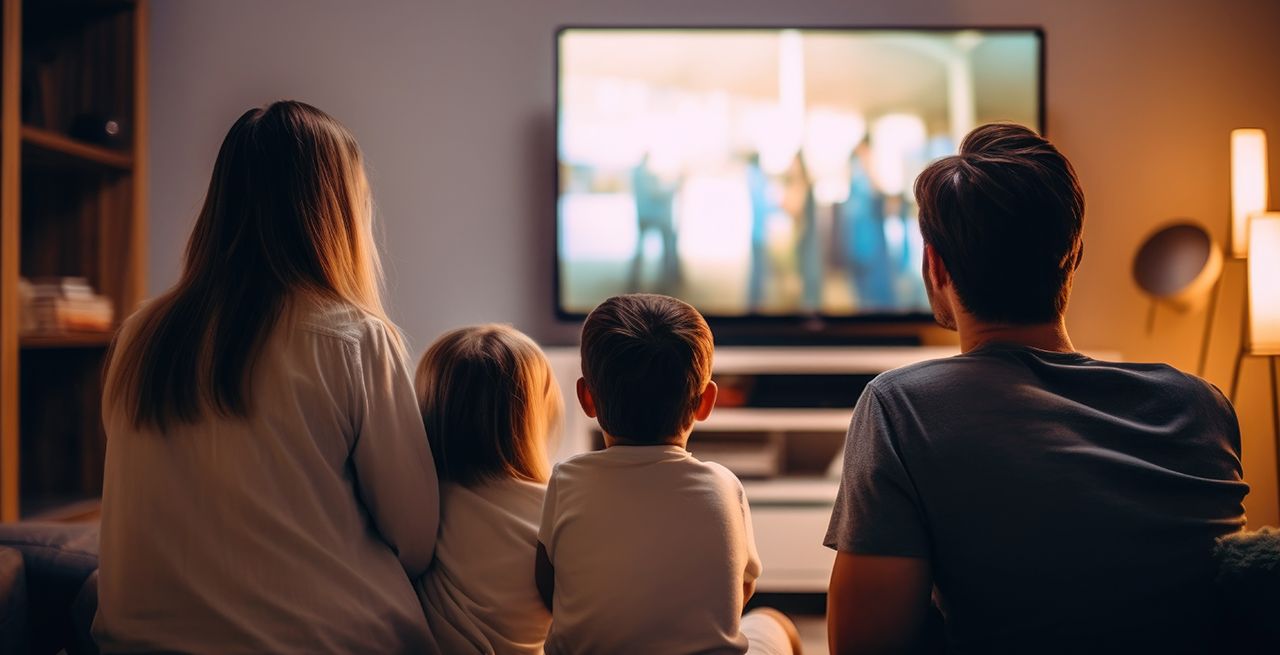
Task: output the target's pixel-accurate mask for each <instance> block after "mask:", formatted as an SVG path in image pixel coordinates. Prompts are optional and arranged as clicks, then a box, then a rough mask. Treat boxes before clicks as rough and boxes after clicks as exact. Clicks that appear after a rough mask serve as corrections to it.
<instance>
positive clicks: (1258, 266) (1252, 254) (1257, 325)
mask: <svg viewBox="0 0 1280 655" xmlns="http://www.w3.org/2000/svg"><path fill="white" fill-rule="evenodd" d="M1251 223H1252V226H1251V227H1250V231H1251V233H1252V234H1251V235H1250V237H1249V352H1250V353H1252V354H1254V355H1280V212H1272V213H1270V214H1254V215H1253V220H1252V221H1251Z"/></svg>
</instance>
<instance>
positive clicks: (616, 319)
mask: <svg viewBox="0 0 1280 655" xmlns="http://www.w3.org/2000/svg"><path fill="white" fill-rule="evenodd" d="M712 351H713V345H712V339H711V328H709V327H707V322H706V320H705V319H703V318H702V314H699V313H698V310H696V309H694V308H693V307H691V306H690V305H689V304H687V303H684V302H681V301H679V300H676V299H675V298H671V297H668V296H660V295H656V294H647V293H636V294H628V295H623V296H614V297H612V298H610V299H608V300H606V301H604V302H602V303H600V306H598V307H596V308H595V309H594V310H592V312H591V314H590V315H588V316H587V320H586V322H585V323H584V324H583V326H582V377H583V379H584V380H585V381H586V385H587V389H588V390H589V391H590V392H591V396H592V398H594V399H595V403H596V411H597V417H598V419H599V421H600V427H601V429H603V430H604V431H605V432H607V433H608V434H609V435H610V436H613V437H616V438H619V439H623V440H626V441H630V442H637V443H657V442H661V441H662V440H663V439H665V438H667V437H671V436H673V435H677V434H680V433H682V432H684V430H686V429H688V427H689V425H690V424H692V423H693V414H694V412H695V411H696V410H697V408H698V402H699V400H700V398H701V396H702V391H703V389H704V388H705V387H706V386H707V382H708V381H709V380H710V379H711V354H712Z"/></svg>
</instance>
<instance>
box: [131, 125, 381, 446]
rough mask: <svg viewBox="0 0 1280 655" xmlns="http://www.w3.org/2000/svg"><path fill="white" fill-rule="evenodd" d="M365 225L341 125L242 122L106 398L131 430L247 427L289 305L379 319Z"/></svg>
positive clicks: (358, 170) (366, 200)
mask: <svg viewBox="0 0 1280 655" xmlns="http://www.w3.org/2000/svg"><path fill="white" fill-rule="evenodd" d="M372 213H373V210H372V201H371V196H370V192H369V184H368V180H367V178H366V176H365V172H364V165H363V162H362V157H361V155H360V148H359V146H358V145H357V144H356V140H355V138H354V137H353V136H352V135H351V133H350V132H348V131H347V129H346V128H345V127H343V126H342V124H340V123H339V122H338V121H336V120H334V119H333V118H332V117H330V116H329V115H328V114H325V113H324V112H322V111H320V110H319V109H316V108H315V107H312V106H311V105H307V104H304V103H301V102H294V101H281V102H275V103H272V104H270V105H267V106H265V107H259V108H255V109H250V110H249V111H246V112H245V113H244V114H243V115H241V116H240V118H239V120H237V121H236V122H235V124H234V125H232V126H231V129H230V131H228V132H227V136H226V138H225V139H223V141H222V147H221V148H220V149H219V151H218V159H217V161H216V162H215V164H214V167H213V177H212V179H211V180H210V181H209V190H208V193H207V194H206V196H205V200H204V206H203V207H202V208H201V210H200V214H199V216H198V217H197V219H196V224H195V228H194V230H192V232H191V238H190V241H189V242H188V243H187V252H186V259H185V262H184V267H183V271H182V276H181V278H180V279H179V281H178V283H177V284H176V285H174V286H173V287H172V288H171V289H169V290H168V291H167V292H166V293H164V294H163V295H161V296H160V297H159V298H157V299H155V300H154V301H153V302H152V303H151V305H150V306H148V307H147V308H146V309H144V310H143V311H142V314H141V315H140V316H139V317H138V318H137V326H136V329H134V331H133V335H132V337H131V338H129V339H128V341H127V343H123V344H119V346H120V348H121V351H120V352H119V353H113V356H112V358H111V360H110V361H112V362H113V364H112V367H111V371H110V372H109V373H108V375H107V393H108V397H109V398H114V400H115V402H123V404H124V407H125V409H126V411H128V413H129V416H130V418H131V420H132V422H133V424H134V425H135V427H138V428H142V427H144V426H151V427H155V428H158V429H161V430H163V429H164V428H165V427H166V426H167V425H170V424H171V423H173V422H175V421H176V422H178V423H194V422H196V421H198V420H199V419H200V418H201V417H202V416H203V415H204V413H205V412H206V411H208V410H210V409H212V410H213V411H215V412H216V413H218V414H220V415H223V416H239V417H245V416H248V415H249V414H250V413H251V411H252V402H251V398H252V395H251V389H250V388H249V387H250V380H251V379H252V373H253V368H254V364H255V362H256V361H257V359H258V356H259V354H260V352H261V350H262V347H263V345H264V343H265V341H266V339H267V337H268V336H269V335H270V333H271V330H272V328H273V327H274V326H275V324H276V323H277V321H278V320H279V319H280V317H281V316H282V314H283V313H284V311H285V308H286V307H288V306H289V304H290V303H291V302H293V301H294V300H295V299H297V298H298V297H300V296H307V297H312V298H317V299H328V300H335V301H341V302H346V303H350V304H352V305H354V306H356V307H358V308H360V309H363V310H364V311H366V312H369V313H370V314H373V315H375V316H377V317H379V318H382V319H385V318H386V316H385V312H384V311H383V308H382V299H381V283H382V270H381V266H380V264H379V261H378V252H377V247H376V246H375V244H374V239H373V232H372ZM393 333H394V331H393ZM397 338H398V337H397ZM397 345H399V344H397ZM113 350H114V346H113Z"/></svg>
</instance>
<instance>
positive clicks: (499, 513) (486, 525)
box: [417, 478, 551, 655]
mask: <svg viewBox="0 0 1280 655" xmlns="http://www.w3.org/2000/svg"><path fill="white" fill-rule="evenodd" d="M546 491H547V487H546V485H544V484H538V483H536V482H526V481H523V480H515V479H510V478H505V479H501V480H492V481H489V482H484V483H481V484H477V485H473V486H471V487H464V486H461V485H458V484H452V483H445V484H443V485H442V486H441V489H440V538H439V541H438V543H437V545H436V563H435V564H434V565H433V566H432V567H431V570H430V571H429V572H428V573H427V575H426V576H425V577H423V578H422V579H421V580H419V581H418V585H417V586H418V596H419V598H420V599H421V600H422V605H423V608H424V610H425V611H426V614H427V619H428V621H429V622H430V623H431V631H432V633H433V634H434V635H435V637H436V640H437V642H438V644H439V646H440V650H441V651H443V652H446V653H451V654H453V653H457V654H459V655H461V654H464V653H498V654H502V655H505V654H507V653H512V654H518V653H529V654H537V653H542V643H543V641H544V640H545V639H546V637H547V629H548V628H549V627H550V625H551V613H550V612H548V611H547V608H546V606H544V605H543V604H542V599H541V597H540V596H539V595H538V590H537V587H536V586H535V585H534V581H533V563H534V553H535V552H536V548H537V543H538V521H539V519H540V517H541V515H542V500H543V497H544V496H545V495H546Z"/></svg>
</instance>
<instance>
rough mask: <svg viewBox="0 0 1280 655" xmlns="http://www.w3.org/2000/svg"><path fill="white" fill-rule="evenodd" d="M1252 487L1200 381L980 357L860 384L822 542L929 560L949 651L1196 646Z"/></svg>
mask: <svg viewBox="0 0 1280 655" xmlns="http://www.w3.org/2000/svg"><path fill="white" fill-rule="evenodd" d="M1247 492H1248V486H1247V485H1246V484H1245V483H1244V482H1242V481H1241V467H1240V432H1239V426H1238V424H1237V422H1236V416H1235V412H1234V411H1233V410H1232V408H1231V405H1230V403H1228V402H1227V399H1226V398H1224V397H1223V395H1222V393H1221V392H1219V391H1218V390H1217V389H1216V388H1214V387H1213V386H1211V385H1209V384H1208V383H1206V382H1204V381H1203V380H1200V379H1199V378H1196V377H1193V376H1190V375H1186V374H1184V373H1181V372H1179V371H1177V370H1175V369H1173V368H1171V367H1168V366H1165V365H1161V364H1119V363H1111V362H1102V361H1097V360H1093V359H1090V358H1088V357H1086V356H1084V355H1081V354H1078V353H1053V352H1047V351H1042V350H1036V349H1032V348H1024V347H1016V346H1003V345H989V346H984V347H982V348H979V349H976V350H973V351H971V352H969V353H966V354H963V355H958V356H956V357H950V358H947V359H940V360H934V361H929V362H924V363H921V364H917V365H913V366H908V367H905V368H901V369H897V370H894V371H890V372H888V373H885V374H883V375H881V376H879V377H877V378H876V379H875V380H874V381H872V382H871V384H870V385H868V387H867V388H866V390H865V391H864V392H863V394H862V397H861V398H860V399H859V400H858V405H857V408H856V409H855V410H854V417H853V422H852V424H851V425H850V428H849V435H848V438H847V439H846V443H845V455H844V474H843V478H842V480H841V483H840V491H839V494H838V496H837V498H836V504H835V511H834V513H833V514H832V517H831V526H830V528H829V530H828V532H827V536H826V540H825V543H826V545H827V546H828V547H830V548H834V549H836V550H838V551H841V552H849V553H855V554H861V555H887V556H905V557H919V558H927V559H928V560H929V561H930V563H931V566H932V571H933V578H934V583H935V600H936V601H937V602H938V605H939V608H940V609H941V610H942V613H943V615H944V618H945V625H946V633H947V642H948V650H949V652H974V653H987V652H1002V651H1023V652H1046V651H1066V652H1075V651H1085V650H1089V651H1094V652H1096V651H1101V650H1105V651H1112V650H1118V649H1120V648H1122V647H1124V646H1125V645H1130V646H1136V647H1142V649H1143V650H1144V651H1146V652H1169V651H1177V650H1189V651H1194V650H1198V649H1199V648H1200V647H1201V645H1202V644H1203V640H1204V639H1208V638H1211V636H1212V630H1213V624H1214V621H1215V617H1214V616H1213V615H1214V611H1213V601H1212V597H1213V594H1212V578H1213V570H1214V569H1213V563H1212V558H1211V551H1212V548H1213V544H1214V539H1215V538H1216V537H1218V536H1221V535H1224V534H1228V533H1231V532H1235V531H1237V530H1239V529H1240V528H1241V526H1242V525H1243V524H1244V509H1243V506H1242V505H1241V501H1242V500H1243V498H1244V496H1245V494H1246V493H1247ZM1151 648H1154V649H1156V650H1150V649H1151ZM1028 649H1030V650H1028Z"/></svg>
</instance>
